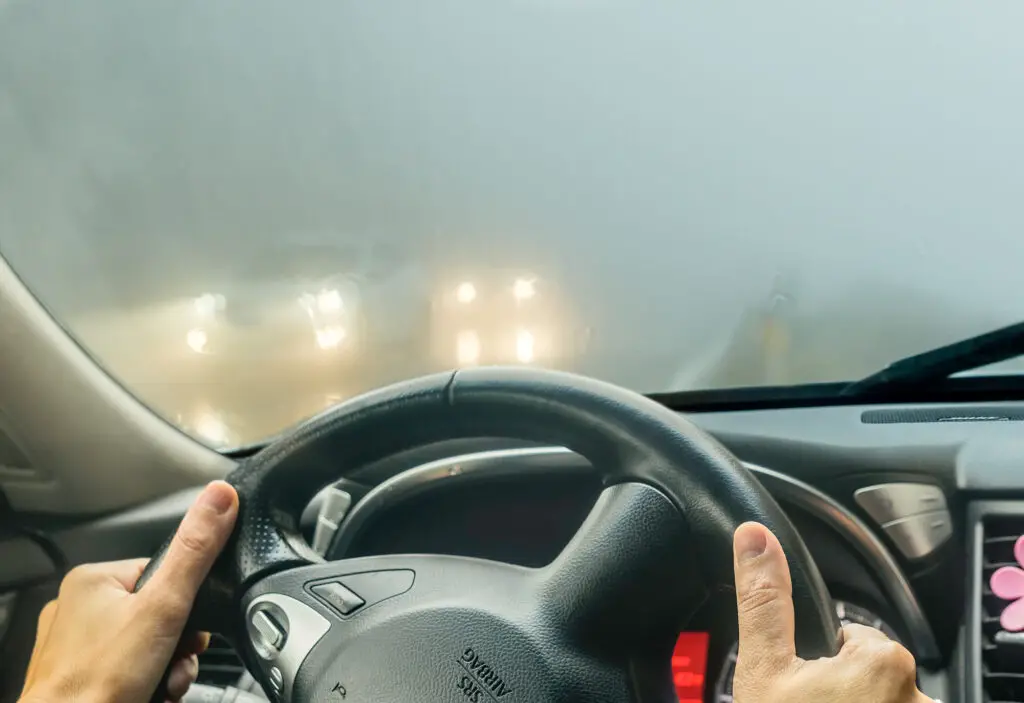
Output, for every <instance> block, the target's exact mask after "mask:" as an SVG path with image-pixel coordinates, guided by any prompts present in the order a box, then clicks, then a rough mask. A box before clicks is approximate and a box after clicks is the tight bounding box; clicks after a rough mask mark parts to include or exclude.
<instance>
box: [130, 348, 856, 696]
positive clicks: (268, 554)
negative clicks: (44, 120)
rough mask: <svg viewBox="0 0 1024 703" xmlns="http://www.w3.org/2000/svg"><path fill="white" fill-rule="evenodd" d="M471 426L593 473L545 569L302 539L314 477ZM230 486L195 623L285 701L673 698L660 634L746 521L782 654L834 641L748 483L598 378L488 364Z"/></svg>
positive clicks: (813, 652) (691, 605) (712, 573)
mask: <svg viewBox="0 0 1024 703" xmlns="http://www.w3.org/2000/svg"><path fill="white" fill-rule="evenodd" d="M466 437H510V438H517V439H526V440H533V441H537V442H543V443H548V444H554V445H559V446H565V447H568V448H569V449H571V450H573V451H575V452H577V453H579V454H580V455H582V456H583V457H585V458H586V459H588V460H589V461H590V462H591V463H592V464H593V465H594V467H595V468H596V470H597V471H598V472H599V473H600V475H601V477H602V479H603V483H604V486H605V488H604V490H603V492H602V493H601V495H600V497H599V499H598V501H597V503H596V505H595V506H594V508H593V510H592V512H591V513H590V515H589V516H588V517H587V519H586V520H585V522H584V524H583V525H582V526H581V527H580V529H579V531H578V532H577V533H576V535H575V537H573V539H572V540H571V541H570V543H569V544H568V545H567V546H566V547H565V549H564V551H563V552H562V553H561V554H560V555H559V556H558V558H556V559H555V561H554V562H553V563H551V564H550V565H549V566H546V567H544V568H540V569H528V568H522V567H518V566H512V565H509V564H503V563H497V562H491V561H485V560H481V559H469V558H462V557H452V556H434V555H408V556H405V555H400V556H374V557H364V558H358V559H346V560H342V561H335V562H329V563H324V562H323V561H322V560H321V559H320V558H319V557H318V556H317V555H316V554H314V553H313V552H312V551H311V550H310V549H309V548H308V546H307V545H306V543H305V542H304V540H303V538H302V536H301V534H300V531H299V516H300V514H301V512H302V509H303V507H304V506H305V505H306V504H307V503H308V502H309V500H310V499H311V498H312V497H313V495H314V494H315V493H316V491H317V490H319V489H320V488H321V487H323V486H324V485H326V484H327V483H329V482H331V481H334V480H337V479H338V478H340V477H342V476H345V475H351V474H352V473H353V471H355V470H356V469H358V468H360V467H362V466H365V465H367V464H369V463H371V462H374V461H378V460H381V459H384V458H386V457H387V456H389V455H392V454H394V453H397V452H401V451H405V450H409V449H413V448H416V447H420V446H423V445H426V444H429V443H433V442H439V441H444V440H451V439H458V438H466ZM227 480H228V481H229V482H230V483H231V484H233V485H234V486H235V488H236V489H237V490H238V494H239V497H240V499H241V505H240V513H239V517H238V523H237V525H236V528H235V532H234V535H233V536H232V538H231V541H230V542H229V543H228V546H227V547H226V548H225V551H224V553H223V554H222V556H221V558H220V559H219V561H218V562H217V564H216V566H215V567H214V569H213V571H212V572H211V575H210V577H209V579H208V580H207V583H206V584H205V585H204V587H203V590H202V591H201V592H200V594H199V597H198V599H197V601H196V606H195V609H194V611H193V623H194V625H195V626H196V627H199V628H202V629H210V630H214V631H218V632H221V633H223V634H224V635H226V636H227V637H229V638H230V639H232V640H233V642H234V644H235V645H236V647H237V649H238V651H239V652H240V653H241V655H242V657H243V659H244V660H245V662H246V664H247V666H248V667H249V669H250V670H251V671H253V672H254V673H255V674H257V677H258V678H260V679H261V683H262V684H263V686H264V688H265V690H266V691H267V692H268V693H269V694H270V695H271V697H272V698H276V699H278V700H279V701H284V702H286V703H288V702H294V703H307V702H311V701H333V702H336V703H355V702H360V701H373V702H374V703H380V702H381V701H389V702H394V703H399V702H404V701H430V702H431V703H441V702H442V701H451V702H460V703H466V702H467V701H468V702H469V703H488V702H492V701H500V702H503V703H504V702H508V703H513V702H515V703H519V702H524V703H525V702H528V703H544V702H554V701H558V702H560V703H563V702H566V701H588V702H590V703H593V702H597V701H671V700H674V693H673V691H672V685H671V676H670V669H669V667H670V658H671V653H672V647H673V643H674V642H675V638H676V636H677V635H678V633H679V631H680V629H681V628H683V627H684V626H685V624H686V622H687V619H688V617H689V616H690V615H691V614H692V613H693V611H694V610H695V608H696V607H697V606H699V605H700V603H701V602H702V600H703V598H704V597H705V595H706V594H707V593H708V591H709V589H721V588H723V587H725V588H731V587H732V583H733V570H732V565H733V562H732V533H733V531H734V530H735V528H736V527H737V526H738V525H739V524H740V523H742V522H744V521H746V520H756V521H758V522H761V523H763V524H764V525H766V526H768V527H769V528H771V529H772V530H773V531H774V532H775V534H776V535H777V536H778V538H779V540H780V541H781V543H782V546H783V548H784V549H785V551H786V555H787V557H788V558H789V564H790V568H791V570H792V580H793V600H794V606H795V611H796V643H797V652H798V653H799V654H800V655H801V656H803V657H819V656H829V655H832V654H834V653H835V652H836V650H837V646H838V637H839V623H838V621H837V620H836V616H835V614H834V612H833V610H832V607H831V601H830V599H829V595H828V592H827V590H826V588H825V585H824V583H823V581H822V579H821V576H820V574H819V573H818V570H817V568H816V566H815V564H814V562H813V561H812V559H811V556H810V554H809V553H808V552H807V549H806V547H805V546H804V544H803V542H802V541H801V539H800V537H799V535H798V534H797V533H796V531H795V530H794V528H793V526H792V525H791V524H790V522H789V520H788V519H787V518H786V516H785V515H784V514H783V512H782V511H781V509H780V508H779V506H778V505H777V504H776V503H775V501H774V500H773V499H772V498H771V497H770V496H769V495H768V493H767V492H766V491H765V490H764V489H763V488H762V487H761V485H760V484H759V483H758V482H757V481H756V480H755V479H754V478H753V477H752V476H751V474H750V473H748V472H747V470H746V469H744V468H743V467H742V466H741V464H740V463H739V462H738V461H737V460H736V459H735V458H734V457H733V456H732V455H731V454H730V453H729V452H728V451H726V450H725V449H724V448H723V447H722V446H720V445H719V444H718V443H717V442H716V441H714V440H713V439H711V438H710V437H709V436H708V435H706V434H705V433H704V432H702V431H701V430H698V429H697V428H696V427H695V426H694V425H692V424H690V423H689V422H688V421H686V420H684V419H683V418H681V417H680V416H678V415H676V414H675V413H673V412H671V411H670V410H668V409H666V408H664V407H662V406H660V405H658V404H656V403H654V402H653V401H650V400H648V399H646V398H644V397H643V396H640V395H638V394H635V393H632V392H630V391H627V390H624V389H622V388H618V387H616V386H612V385H609V384H606V383H602V382H599V381H595V380H591V379H587V378H582V377H578V376H573V375H570V374H564V373H556V372H548V371H536V370H524V369H508V368H487V369H475V370H468V371H457V372H453V373H445V374H438V375H433V376H427V377H424V378H420V379H416V380H412V381H408V382H405V383H400V384H398V385H395V386H391V387H389V388H385V389H382V390H379V391H376V392H373V393H370V394H368V395H365V396H362V397H359V398H356V399H354V400H352V401H349V402H347V403H345V404H343V405H340V406H338V407H336V408H334V409H332V410H329V411H327V412H326V413H324V414H322V415H319V416H318V417H315V418H313V419H312V420H310V421H308V422H306V423H305V424H303V425H302V426H300V427H298V428H297V429H295V430H294V431H293V432H291V433H289V434H288V435H287V436H285V437H283V438H281V439H279V440H277V441H276V442H274V443H273V444H271V445H270V446H268V447H267V448H266V449H264V450H263V451H261V452H260V453H258V454H256V455H255V456H253V457H251V458H249V459H247V460H245V461H244V462H243V463H242V464H241V465H240V466H239V467H238V469H237V470H235V471H234V472H233V473H232V474H231V475H230V476H229V477H228V479H227ZM165 553H166V545H165V546H164V547H163V548H162V549H161V550H160V551H159V552H158V553H157V555H156V557H155V558H154V559H153V561H152V562H151V563H150V566H149V567H148V568H147V571H146V573H145V574H144V575H143V578H142V579H141V580H140V585H139V587H141V585H142V584H144V583H145V582H146V580H148V578H149V575H150V574H151V573H152V571H153V569H154V568H155V567H156V565H157V564H159V562H160V560H161V559H162V557H163V555H164V554H165Z"/></svg>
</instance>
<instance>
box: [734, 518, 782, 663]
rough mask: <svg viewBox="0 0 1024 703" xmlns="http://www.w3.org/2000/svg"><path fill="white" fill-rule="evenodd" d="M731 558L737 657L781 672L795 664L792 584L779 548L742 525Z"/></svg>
mask: <svg viewBox="0 0 1024 703" xmlns="http://www.w3.org/2000/svg"><path fill="white" fill-rule="evenodd" d="M733 552H734V559H735V563H734V568H735V571H736V605H737V609H738V613H739V630H740V640H739V656H740V658H743V659H745V660H746V661H751V660H755V661H758V662H760V663H763V664H765V665H767V666H770V667H772V668H779V667H781V666H786V665H788V664H790V663H791V662H793V661H794V660H795V659H796V645H795V643H794V639H795V625H794V616H793V583H792V581H791V580H790V575H789V564H788V563H787V562H786V555H785V554H784V553H783V551H782V545H781V544H779V540H778V539H777V538H776V537H775V535H773V534H772V533H771V531H770V530H769V529H768V528H766V527H764V526H763V525H759V524H757V523H756V522H747V523H744V524H742V525H740V526H739V528H738V529H737V530H736V533H735V535H734V536H733ZM744 653H747V656H746V657H744Z"/></svg>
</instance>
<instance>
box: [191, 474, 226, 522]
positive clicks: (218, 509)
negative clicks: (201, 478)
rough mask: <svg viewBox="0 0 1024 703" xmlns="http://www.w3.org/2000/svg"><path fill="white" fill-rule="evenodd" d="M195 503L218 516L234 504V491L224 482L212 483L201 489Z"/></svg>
mask: <svg viewBox="0 0 1024 703" xmlns="http://www.w3.org/2000/svg"><path fill="white" fill-rule="evenodd" d="M196 502H197V503H198V504H199V505H202V506H204V507H207V508H210V509H211V510H213V511H214V512H215V513H217V514H218V515H223V514H224V513H226V512H227V511H228V510H230V509H231V506H232V504H233V503H234V502H235V496H234V489H233V488H231V486H230V485H228V484H227V483H225V482H224V481H213V482H212V483H210V484H209V485H208V486H207V487H206V488H204V489H203V492H202V493H200V494H199V500H197V501H196Z"/></svg>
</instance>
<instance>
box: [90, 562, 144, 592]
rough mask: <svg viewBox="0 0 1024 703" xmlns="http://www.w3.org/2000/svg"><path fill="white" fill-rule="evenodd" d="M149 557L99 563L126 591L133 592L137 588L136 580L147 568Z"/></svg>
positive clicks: (107, 574)
mask: <svg viewBox="0 0 1024 703" xmlns="http://www.w3.org/2000/svg"><path fill="white" fill-rule="evenodd" d="M148 561H149V560H148V559H125V560H124V561H112V562H110V563H108V564H99V565H97V566H102V567H104V569H105V570H106V574H105V575H106V576H108V577H109V578H110V579H112V580H113V581H115V582H116V583H117V584H118V585H119V586H121V587H122V588H124V590H125V591H127V592H131V590H132V589H133V588H135V582H136V581H138V580H139V577H140V576H142V570H143V569H145V568H146V562H148Z"/></svg>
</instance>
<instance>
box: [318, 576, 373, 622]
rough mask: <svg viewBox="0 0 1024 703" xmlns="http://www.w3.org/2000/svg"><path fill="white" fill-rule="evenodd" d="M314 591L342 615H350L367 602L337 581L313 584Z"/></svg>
mask: <svg viewBox="0 0 1024 703" xmlns="http://www.w3.org/2000/svg"><path fill="white" fill-rule="evenodd" d="M313 593H315V594H316V595H318V596H319V597H320V598H322V599H323V600H324V601H325V602H326V603H327V604H328V605H330V606H331V607H332V608H334V609H335V610H337V611H338V612H339V613H341V614H342V615H349V614H350V613H353V612H355V611H356V610H358V609H359V608H361V607H363V605H365V604H366V601H364V600H363V599H362V598H360V597H359V596H358V595H356V594H355V593H353V592H352V591H350V590H348V589H347V588H345V587H344V586H342V585H341V584H340V583H338V582H337V581H333V582H331V583H322V584H320V585H319V586H313Z"/></svg>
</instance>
